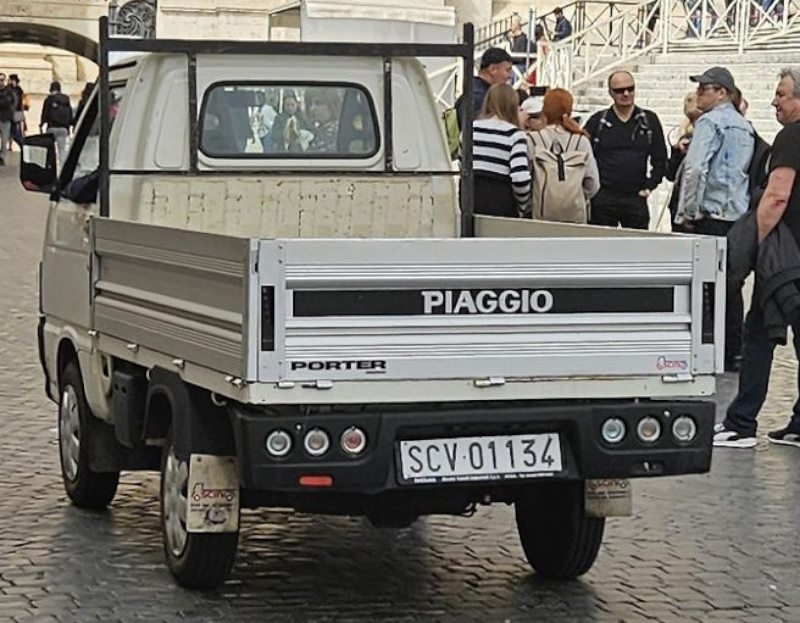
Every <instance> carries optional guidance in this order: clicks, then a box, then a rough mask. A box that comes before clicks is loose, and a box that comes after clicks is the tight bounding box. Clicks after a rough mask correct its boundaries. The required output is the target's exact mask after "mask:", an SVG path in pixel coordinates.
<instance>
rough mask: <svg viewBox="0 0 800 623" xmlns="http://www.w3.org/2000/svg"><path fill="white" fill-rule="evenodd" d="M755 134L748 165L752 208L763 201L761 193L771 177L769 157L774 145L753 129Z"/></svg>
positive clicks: (748, 188) (748, 187) (748, 184)
mask: <svg viewBox="0 0 800 623" xmlns="http://www.w3.org/2000/svg"><path fill="white" fill-rule="evenodd" d="M751 134H752V136H753V155H752V156H751V158H750V163H749V164H748V165H747V170H746V173H747V179H748V183H747V190H748V192H749V193H750V209H751V210H752V209H754V208H756V207H758V202H759V201H761V195H763V194H764V189H765V188H766V187H767V180H768V179H769V158H770V155H771V154H772V145H770V144H769V143H767V141H765V140H764V139H763V138H761V137H760V136H759V135H758V132H756V131H755V129H753V131H752V132H751Z"/></svg>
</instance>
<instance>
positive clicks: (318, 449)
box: [303, 428, 331, 456]
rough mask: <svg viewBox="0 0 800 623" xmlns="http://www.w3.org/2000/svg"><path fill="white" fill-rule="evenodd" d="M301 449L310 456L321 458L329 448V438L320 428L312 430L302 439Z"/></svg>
mask: <svg viewBox="0 0 800 623" xmlns="http://www.w3.org/2000/svg"><path fill="white" fill-rule="evenodd" d="M303 447H304V448H305V450H306V452H308V453H309V454H310V455H311V456H322V455H323V454H325V453H326V452H327V451H328V448H330V447H331V438H330V437H328V433H326V432H325V431H324V430H322V429H321V428H312V429H311V430H310V431H308V432H307V433H306V436H305V438H304V439H303Z"/></svg>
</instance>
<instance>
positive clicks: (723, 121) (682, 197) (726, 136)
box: [675, 67, 755, 370]
mask: <svg viewBox="0 0 800 623" xmlns="http://www.w3.org/2000/svg"><path fill="white" fill-rule="evenodd" d="M690 80H691V81H692V82H696V83H697V107H698V108H699V109H700V110H701V111H702V113H703V114H702V115H701V116H700V118H699V119H698V120H697V122H696V123H695V126H694V132H693V134H692V142H691V143H690V144H689V149H688V150H687V152H686V159H685V160H684V164H683V178H682V182H681V188H680V194H679V199H678V210H677V214H676V217H675V221H676V222H678V223H683V225H684V227H685V229H686V230H687V231H691V232H695V233H698V234H706V235H710V236H725V235H727V233H728V230H729V229H730V228H731V227H732V226H733V224H734V223H735V222H736V221H737V220H738V219H739V217H741V216H742V215H743V214H744V213H745V212H747V207H748V203H749V188H748V181H749V178H748V174H747V169H748V166H749V164H750V159H751V158H752V156H753V148H754V146H755V140H754V138H753V129H752V128H751V126H750V124H749V123H748V122H747V120H745V118H744V117H743V116H742V115H741V113H739V111H738V110H737V109H736V107H735V106H734V105H733V102H732V101H731V96H732V95H733V94H734V93H735V91H736V84H735V83H734V80H733V76H732V75H731V72H730V71H728V70H727V69H725V68H724V67H712V68H711V69H707V70H706V71H705V72H703V73H702V74H699V75H696V76H691V77H690ZM743 308H744V305H743V302H742V293H741V291H736V292H728V296H727V297H726V310H725V367H726V369H728V370H736V369H737V368H738V365H739V364H738V361H739V359H740V353H741V348H742V316H743V313H744V310H743Z"/></svg>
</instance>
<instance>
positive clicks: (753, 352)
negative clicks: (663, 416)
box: [714, 69, 800, 448]
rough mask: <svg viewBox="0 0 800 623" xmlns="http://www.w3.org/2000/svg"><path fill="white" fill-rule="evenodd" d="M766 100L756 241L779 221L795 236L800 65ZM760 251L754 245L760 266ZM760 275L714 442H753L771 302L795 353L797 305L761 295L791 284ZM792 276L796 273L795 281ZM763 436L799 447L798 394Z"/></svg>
mask: <svg viewBox="0 0 800 623" xmlns="http://www.w3.org/2000/svg"><path fill="white" fill-rule="evenodd" d="M772 105H773V106H774V107H775V116H776V117H777V119H778V122H779V123H780V124H781V125H783V129H782V130H781V131H780V132H779V133H778V136H776V137H775V142H774V143H773V145H772V156H771V159H770V173H769V181H768V182H767V188H766V190H765V191H764V194H763V196H762V197H761V200H760V201H759V203H758V208H757V209H756V222H757V228H758V233H757V236H758V243H759V244H761V242H763V241H764V240H765V239H766V238H767V236H768V235H770V234H771V233H773V231H774V230H775V229H776V227H777V226H778V225H779V224H782V225H781V231H783V230H788V232H791V234H792V235H794V238H795V240H796V241H798V242H800V69H784V70H783V71H782V72H781V73H780V82H779V83H778V87H777V89H776V90H775V98H774V99H773V100H772ZM783 225H785V226H786V227H783ZM776 233H780V232H776ZM771 237H772V236H771ZM762 251H763V249H759V265H760V266H761V264H762V257H763V253H762ZM797 268H800V267H797ZM786 270H787V271H791V270H792V268H791V267H788V268H787V269H786ZM785 272H786V271H784V273H785ZM799 274H800V271H799ZM763 277H764V275H763V274H762V272H761V271H759V273H758V274H757V275H756V287H755V288H754V291H753V300H752V302H751V304H750V311H749V312H748V313H747V318H746V319H745V325H744V348H743V357H742V366H741V370H740V371H739V391H738V393H737V394H736V398H734V400H733V402H732V403H731V405H730V406H729V407H728V412H727V415H726V417H725V420H724V421H723V422H721V423H719V424H717V426H716V427H715V430H714V445H715V446H722V447H728V448H752V447H755V445H756V427H757V423H756V418H757V416H758V413H759V411H760V410H761V407H762V405H763V404H764V400H765V399H766V396H767V388H768V386H769V376H770V372H771V370H772V354H773V351H774V349H775V344H776V343H777V342H778V341H779V340H780V333H778V332H776V331H775V329H776V328H778V329H779V328H780V327H776V325H775V321H774V320H773V319H774V317H775V305H777V306H778V307H779V309H780V313H782V315H783V323H784V326H785V325H787V324H791V325H792V332H793V334H794V348H795V353H797V355H798V357H800V317H798V314H796V313H795V312H794V311H793V310H796V309H797V306H796V305H795V304H794V302H792V301H791V300H787V296H786V295H785V294H781V295H780V297H779V299H780V300H779V301H777V302H776V301H775V298H776V297H774V296H765V295H769V294H770V293H771V292H776V293H777V292H778V289H777V287H774V286H777V285H780V287H781V288H787V287H788V288H789V290H783V291H784V292H789V296H790V297H791V291H792V288H791V287H790V285H791V284H786V283H781V284H771V283H769V282H767V283H765V282H764V279H763ZM798 282H800V279H798V280H796V281H795V284H797V283H798ZM767 290H769V291H767ZM767 316H769V318H770V320H769V321H768V320H767ZM787 316H789V317H787ZM768 325H769V326H768ZM776 337H777V339H775V338H776ZM767 439H768V440H769V441H770V442H772V443H778V444H785V445H792V446H797V447H800V400H798V401H797V402H796V403H795V405H794V408H793V410H792V416H791V418H790V419H789V422H788V423H787V425H786V426H784V427H783V428H781V429H779V430H776V431H772V432H770V433H767Z"/></svg>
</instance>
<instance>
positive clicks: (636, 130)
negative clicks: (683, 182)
mask: <svg viewBox="0 0 800 623" xmlns="http://www.w3.org/2000/svg"><path fill="white" fill-rule="evenodd" d="M635 90H636V86H635V84H634V81H633V76H632V75H631V74H630V73H629V72H627V71H615V72H614V73H612V74H611V75H610V76H609V77H608V93H609V95H610V96H611V99H612V100H613V102H614V103H613V105H612V106H611V108H607V109H605V110H601V111H599V112H597V113H595V114H594V115H592V116H591V117H590V118H589V121H587V122H586V130H587V131H588V132H589V135H590V136H591V138H592V148H593V149H594V155H595V158H596V160H597V167H598V169H599V170H600V191H599V192H598V193H597V194H596V195H595V196H594V198H593V199H592V212H591V219H590V222H591V223H592V224H594V225H606V226H610V227H617V226H618V225H622V227H630V228H633V229H647V228H648V227H649V224H650V211H649V209H648V207H647V197H649V196H650V193H651V192H652V191H653V189H654V188H656V187H657V186H658V185H659V184H660V183H661V180H662V178H663V177H664V171H665V168H666V164H667V147H666V142H665V140H664V131H663V130H662V128H661V122H660V121H659V119H658V117H657V116H656V114H655V113H654V112H652V111H650V110H645V109H643V108H639V107H638V106H636V105H635V103H634V100H635V97H634V93H635ZM648 165H649V168H650V171H649V173H648Z"/></svg>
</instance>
